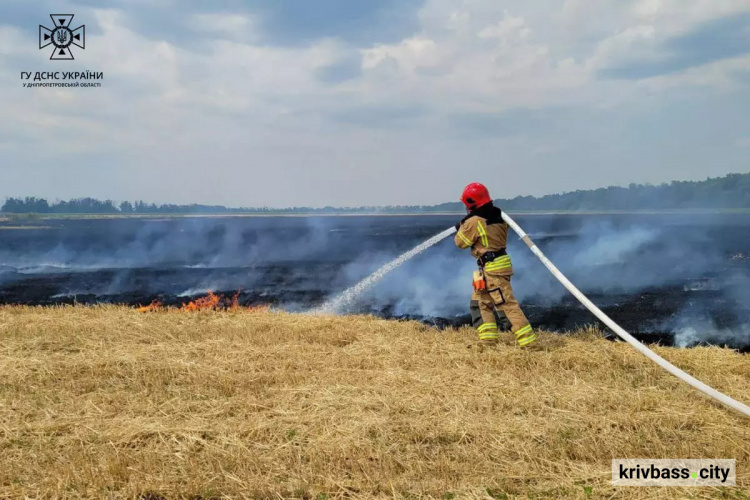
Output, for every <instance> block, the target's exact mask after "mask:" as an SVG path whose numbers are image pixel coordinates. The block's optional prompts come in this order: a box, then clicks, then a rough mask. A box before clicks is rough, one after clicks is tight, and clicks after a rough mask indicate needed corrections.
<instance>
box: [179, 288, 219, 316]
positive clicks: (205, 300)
mask: <svg viewBox="0 0 750 500" xmlns="http://www.w3.org/2000/svg"><path fill="white" fill-rule="evenodd" d="M220 303H221V297H220V296H218V295H216V294H215V293H214V292H212V291H211V290H208V295H206V296H205V297H201V298H200V299H195V300H193V301H192V302H189V303H187V304H185V305H184V306H182V308H181V309H182V310H183V311H213V310H215V309H218V308H219V304H220Z"/></svg>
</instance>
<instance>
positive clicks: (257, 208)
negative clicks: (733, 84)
mask: <svg viewBox="0 0 750 500" xmlns="http://www.w3.org/2000/svg"><path fill="white" fill-rule="evenodd" d="M748 174H750V172H730V173H728V174H726V175H723V176H720V177H710V176H709V177H706V178H705V179H702V180H697V181H692V180H688V181H686V180H682V179H673V180H671V181H665V182H663V183H660V184H649V183H645V184H639V183H630V184H629V185H628V186H614V185H610V186H602V187H598V188H593V189H586V190H581V189H577V190H573V191H564V192H560V193H548V194H545V195H541V196H533V195H517V196H514V197H512V198H497V197H493V201H506V202H507V201H512V200H515V199H518V198H527V197H531V198H534V199H537V200H539V199H542V198H544V197H546V196H564V195H567V194H570V193H575V192H580V191H583V192H594V191H598V190H602V189H603V190H606V189H630V188H631V187H632V186H635V187H637V188H638V187H645V188H648V187H660V186H670V185H671V184H673V183H680V182H689V183H701V182H706V181H710V180H715V179H724V178H726V177H729V176H736V175H739V176H741V175H748ZM25 198H35V199H38V200H40V201H41V200H44V201H47V202H48V203H49V204H50V205H54V204H57V203H61V202H71V201H75V200H80V199H92V200H96V201H100V202H104V203H106V202H112V203H113V205H114V206H115V207H120V205H121V204H122V203H131V204H132V203H138V202H142V203H145V204H147V205H156V206H157V207H161V206H169V205H175V206H178V207H187V206H192V205H197V206H200V207H205V208H208V207H216V208H223V209H227V210H236V211H242V210H249V211H262V210H268V211H274V210H279V211H284V210H294V209H301V210H325V209H333V210H365V209H373V210H377V209H392V208H406V209H409V208H431V207H436V206H440V205H445V204H451V203H455V204H460V200H456V201H444V202H441V203H435V204H431V205H407V204H399V203H396V204H390V205H382V204H381V205H356V206H336V205H323V206H304V205H300V206H284V207H269V206H252V205H248V206H231V205H221V204H216V203H207V204H204V203H185V204H176V203H171V202H158V201H156V202H151V201H146V200H112V199H100V198H96V197H93V196H83V197H80V198H69V199H61V198H56V199H46V198H43V197H38V196H33V195H29V196H23V197H20V196H8V197H5V198H4V199H3V200H4V202H7V201H8V200H10V199H18V200H24V199H25ZM1 208H2V205H0V209H1ZM0 212H1V210H0Z"/></svg>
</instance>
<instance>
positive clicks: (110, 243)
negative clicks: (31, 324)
mask: <svg viewBox="0 0 750 500" xmlns="http://www.w3.org/2000/svg"><path fill="white" fill-rule="evenodd" d="M458 218H459V217H458V216H341V217H223V218H222V217H193V218H169V219H91V220H74V219H59V220H49V221H42V222H39V223H36V224H37V226H36V227H34V226H32V227H30V228H24V229H2V227H3V223H0V303H2V304H26V305H50V304H73V303H79V304H95V303H118V304H128V305H145V304H149V303H150V302H152V301H153V300H159V301H161V302H163V303H164V304H168V305H179V304H182V303H185V302H188V301H189V300H191V299H192V298H195V297H197V296H200V295H203V294H205V293H206V291H207V290H213V291H214V292H219V293H224V294H227V295H231V294H233V293H234V292H236V291H237V290H240V291H241V293H240V301H241V303H242V304H245V305H259V304H271V305H273V306H276V307H279V308H283V309H287V310H292V311H305V310H308V309H311V308H313V307H315V306H317V305H319V304H321V303H322V302H323V301H324V300H325V299H327V298H330V297H332V296H335V295H336V294H337V293H338V292H341V291H342V290H344V289H345V288H347V287H348V286H351V285H353V284H355V283H356V282H358V281H359V280H360V279H362V278H364V277H366V276H368V275H369V274H370V273H371V272H372V271H374V270H375V269H377V268H378V267H379V266H380V265H382V264H384V263H385V262H387V261H389V260H390V259H392V258H394V257H396V256H398V255H399V254H400V253H402V252H404V251H406V250H409V249H410V248H412V247H413V246H415V245H417V244H418V243H420V242H422V241H424V240H425V239H427V238H429V237H430V236H432V235H434V234H436V233H438V232H440V231H442V230H443V229H445V228H446V227H449V226H451V225H453V224H455V222H456V220H457V219H458ZM516 219H517V220H518V222H519V223H520V224H521V225H522V226H523V227H524V228H525V229H526V231H527V232H528V233H529V234H530V235H531V236H532V238H534V239H535V241H536V242H537V244H538V245H539V246H540V248H542V250H543V251H544V252H545V253H547V255H548V256H549V257H550V258H551V259H552V260H553V261H554V262H555V263H556V264H557V265H558V267H559V268H560V269H561V270H562V271H563V272H564V273H566V274H567V275H568V277H569V278H570V279H571V280H572V281H573V282H574V283H576V284H577V285H578V286H579V288H581V289H582V290H583V291H584V292H585V293H587V294H588V295H589V296H590V298H591V299H592V300H593V301H594V302H595V303H597V304H598V305H599V306H600V307H601V308H602V309H604V311H605V312H606V313H607V314H609V315H610V316H611V317H612V318H613V319H614V320H615V321H617V322H618V323H620V324H621V325H622V326H623V327H624V328H625V329H627V330H629V331H631V332H632V333H634V334H635V335H636V336H637V337H638V338H640V339H642V340H644V341H647V342H660V343H663V344H677V345H682V346H690V345H696V344H702V343H711V344H718V345H726V346H730V347H733V348H739V349H742V350H743V351H747V350H748V349H750V326H749V324H750V300H749V299H750V215H748V214H692V215H689V214H638V215H633V214H623V215H611V214H610V215H526V216H517V217H516ZM4 225H5V226H11V223H9V222H6V223H4ZM508 250H509V253H510V254H511V256H512V259H513V263H514V267H515V270H516V275H515V276H514V278H513V283H514V287H515V289H516V292H517V295H518V297H519V299H520V300H521V301H522V305H523V307H524V309H525V311H526V313H527V315H528V316H529V319H530V320H531V321H532V323H533V324H534V325H535V326H537V327H541V328H545V329H550V330H555V331H560V332H563V331H566V330H571V329H574V328H576V327H579V326H582V325H587V324H596V323H597V321H596V320H595V318H594V317H593V316H592V315H591V314H589V313H588V311H586V310H585V309H584V308H583V307H582V306H580V305H579V304H578V302H577V301H575V299H573V298H572V297H570V296H569V295H568V294H567V292H566V291H565V289H564V288H563V287H562V286H561V285H559V284H558V283H557V282H556V281H555V280H554V278H552V277H551V276H550V275H549V273H548V272H547V271H546V269H545V268H544V267H543V266H542V265H541V263H539V262H538V261H537V260H536V258H535V257H534V256H533V255H532V254H531V253H530V252H529V251H528V249H526V247H525V246H524V245H523V244H521V243H520V242H519V241H518V239H517V238H516V237H515V236H513V237H511V242H510V244H509V249H508ZM474 267H475V264H474V261H473V260H472V259H471V257H470V256H469V254H468V252H461V251H459V250H458V249H456V248H455V247H454V245H453V242H452V241H449V240H446V241H443V242H442V243H440V244H438V245H437V246H435V247H433V248H431V249H429V250H427V251H426V252H425V253H423V254H421V255H419V256H417V257H416V258H414V259H413V260H412V261H410V262H408V263H407V264H405V265H404V266H402V267H401V268H399V269H397V270H396V271H394V272H393V273H391V274H390V275H388V276H387V277H386V278H385V279H384V280H383V281H382V282H380V283H379V284H378V285H377V286H376V287H374V288H373V289H372V290H371V291H370V292H368V293H367V294H366V295H364V296H362V297H361V298H360V300H359V301H358V302H357V304H356V305H355V306H354V307H353V308H352V310H350V311H348V312H350V313H372V314H376V315H380V316H384V317H389V318H410V319H418V320H421V321H424V322H427V323H431V324H436V325H439V326H443V325H460V324H467V323H468V322H469V317H468V310H467V309H468V301H469V296H470V292H471V290H470V289H471V277H470V276H471V271H472V270H473V269H474Z"/></svg>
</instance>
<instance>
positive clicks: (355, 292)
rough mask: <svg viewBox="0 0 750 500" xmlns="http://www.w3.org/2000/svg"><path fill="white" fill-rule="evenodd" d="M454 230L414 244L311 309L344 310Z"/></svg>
mask: <svg viewBox="0 0 750 500" xmlns="http://www.w3.org/2000/svg"><path fill="white" fill-rule="evenodd" d="M455 232H456V228H453V227H451V228H448V229H446V230H445V231H443V232H442V233H439V234H436V235H435V236H433V237H432V238H430V239H429V240H426V241H424V242H422V243H420V244H419V245H417V246H415V247H414V248H412V249H411V250H409V251H408V252H405V253H403V254H401V255H399V256H398V257H396V258H395V259H393V260H392V261H390V262H388V263H387V264H385V265H383V266H382V267H380V268H379V269H378V270H377V271H375V272H374V273H372V274H371V275H370V276H368V277H367V278H365V279H363V280H362V281H360V282H359V283H357V284H356V285H354V286H353V287H350V288H347V289H346V290H344V291H343V292H342V293H341V294H340V295H338V296H336V297H334V298H333V299H331V300H329V301H328V302H326V303H324V304H323V305H321V306H320V307H319V308H318V309H316V310H315V311H313V312H314V313H317V314H336V313H340V312H342V311H345V310H346V309H347V308H348V307H349V306H351V305H352V303H353V302H354V301H355V300H356V298H357V297H358V296H360V295H361V294H362V293H364V292H366V291H367V290H369V289H370V288H372V286H373V285H374V284H375V283H377V282H378V281H380V280H381V279H383V277H385V275H386V274H388V273H390V272H391V271H393V270H394V269H396V268H397V267H399V266H400V265H401V264H403V263H404V262H406V261H407V260H409V259H411V258H412V257H414V256H415V255H418V254H420V253H422V252H424V251H425V250H427V249H428V248H430V247H431V246H433V245H435V244H436V243H439V242H440V241H442V240H444V239H445V238H447V237H448V236H450V235H452V234H453V233H455Z"/></svg>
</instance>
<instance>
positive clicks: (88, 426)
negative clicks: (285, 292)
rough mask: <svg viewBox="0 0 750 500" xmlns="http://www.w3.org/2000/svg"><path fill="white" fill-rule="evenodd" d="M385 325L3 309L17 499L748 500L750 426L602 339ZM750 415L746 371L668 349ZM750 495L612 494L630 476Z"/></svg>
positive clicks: (6, 411)
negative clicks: (636, 464) (641, 472)
mask: <svg viewBox="0 0 750 500" xmlns="http://www.w3.org/2000/svg"><path fill="white" fill-rule="evenodd" d="M474 335H475V334H474V332H473V331H472V330H470V329H460V330H455V331H454V330H449V331H444V332H441V331H438V330H435V329H431V328H427V327H425V326H422V325H420V324H418V323H412V322H395V321H385V320H379V319H374V318H369V317H311V316H304V315H292V314H284V313H273V312H244V311H235V312H197V313H185V312H177V311H167V312H156V313H148V314H143V313H139V312H137V311H135V310H133V309H128V308H124V307H104V306H102V307H91V308H85V307H63V308H23V307H3V308H0V497H3V498H4V497H10V498H21V497H25V496H26V497H36V498H79V497H87V498H123V497H124V498H138V497H141V498H149V499H156V498H162V497H166V498H204V499H205V498H247V497H250V498H280V497H284V498H286V497H296V498H336V497H344V496H347V497H358V498H369V497H391V496H396V497H402V498H407V497H409V498H415V497H435V498H454V497H455V498H490V497H494V498H517V497H522V498H527V497H531V498H582V499H585V498H714V497H715V498H748V493H747V491H748V487H749V486H750V469H748V458H749V455H750V450H749V448H750V428H749V427H748V422H747V420H746V419H745V418H744V417H742V416H741V415H738V414H736V413H734V412H732V411H731V410H729V409H726V408H724V407H722V406H720V405H718V404H716V403H714V402H712V401H710V400H708V399H706V398H705V397H703V396H702V395H700V394H699V393H697V392H695V391H694V390H692V389H691V388H689V387H688V386H687V385H685V384H683V383H681V382H680V381H678V380H677V379H675V378H673V377H672V376H671V375H668V374H666V373H664V372H663V371H662V370H661V369H659V368H658V367H657V366H655V365H653V364H651V363H650V362H649V361H648V360H646V359H645V358H643V357H642V356H641V355H640V354H638V353H636V352H634V351H633V350H632V348H630V347H629V346H627V345H625V344H621V343H620V344H615V343H612V342H608V341H606V340H603V339H601V338H599V337H597V335H596V334H595V333H592V332H581V333H579V334H577V335H573V336H570V337H560V336H557V335H553V334H542V335H541V337H540V340H539V341H538V342H537V344H536V346H535V348H534V349H527V350H522V349H518V348H516V347H514V346H513V345H512V344H511V342H510V339H509V338H506V339H505V340H504V343H503V345H501V346H500V347H499V348H497V349H493V350H491V351H485V352H478V351H477V349H475V348H474V349H467V347H466V346H467V344H469V343H471V342H472V341H473V340H474ZM657 351H658V352H659V353H660V354H661V355H663V356H664V357H665V358H667V359H669V360H670V361H672V362H674V363H675V364H677V365H678V366H680V367H682V368H684V369H685V370H687V371H688V372H690V373H692V374H693V375H695V376H697V377H698V378H700V379H702V380H704V381H705V382H707V383H708V384H710V385H712V386H714V387H716V388H717V389H719V390H721V391H724V392H726V393H727V394H729V395H731V396H733V397H736V398H738V399H741V400H745V401H747V400H748V399H750V398H749V397H748V395H749V394H750V390H749V389H750V363H748V358H747V357H746V356H742V355H739V354H737V353H734V352H732V351H728V350H724V349H719V348H698V349H690V350H680V349H670V348H659V349H657ZM642 457H650V458H736V459H737V463H738V476H737V478H738V485H739V487H738V488H710V489H706V488H704V489H688V488H684V489H680V488H661V489H658V488H657V489H654V488H651V489H648V488H613V487H612V486H611V475H610V470H611V462H610V461H611V459H612V458H642Z"/></svg>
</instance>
